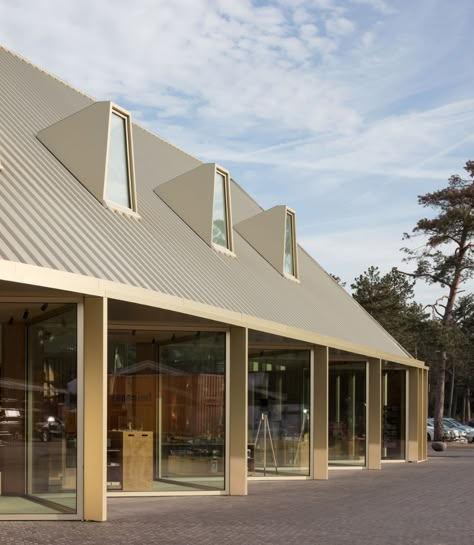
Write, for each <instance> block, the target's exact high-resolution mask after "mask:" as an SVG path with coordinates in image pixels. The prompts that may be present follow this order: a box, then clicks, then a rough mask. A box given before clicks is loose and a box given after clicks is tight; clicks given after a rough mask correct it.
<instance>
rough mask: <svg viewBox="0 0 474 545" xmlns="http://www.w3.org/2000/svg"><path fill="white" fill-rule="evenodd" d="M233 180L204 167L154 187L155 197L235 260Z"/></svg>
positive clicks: (212, 167)
mask: <svg viewBox="0 0 474 545" xmlns="http://www.w3.org/2000/svg"><path fill="white" fill-rule="evenodd" d="M229 180H230V177H229V173H228V172H227V170H225V169H224V168H222V167H219V166H217V165H216V164H215V163H205V164H202V165H199V166H197V167H195V168H193V169H192V170H189V171H187V172H184V173H183V174H180V175H179V176H176V177H175V178H173V179H171V180H168V181H167V182H164V183H162V184H160V185H159V186H157V187H155V189H154V191H155V193H156V194H157V195H158V196H159V197H160V199H162V200H163V201H164V202H165V203H166V204H167V205H168V206H169V207H170V208H171V209H172V210H174V212H176V214H178V216H179V217H180V218H181V219H182V220H183V221H185V222H186V223H187V224H188V225H189V227H191V229H193V231H194V232H195V233H196V234H198V235H199V236H200V237H201V238H202V239H203V240H204V241H205V242H206V244H208V245H209V246H210V247H211V248H213V249H214V250H217V251H219V252H222V253H223V254H227V255H229V256H232V257H234V253H233V236H232V219H231V218H232V215H231V205H230V199H231V195H230V183H229Z"/></svg>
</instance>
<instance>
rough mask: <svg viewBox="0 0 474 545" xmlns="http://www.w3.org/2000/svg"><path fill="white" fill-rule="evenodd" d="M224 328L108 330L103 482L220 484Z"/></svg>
mask: <svg viewBox="0 0 474 545" xmlns="http://www.w3.org/2000/svg"><path fill="white" fill-rule="evenodd" d="M225 339H226V334H225V333H224V332H199V331H197V332H189V331H188V332H179V331H175V332H169V331H166V332H165V331H154V332H150V331H139V330H138V331H118V330H112V331H110V332H109V361H108V375H109V378H108V388H109V392H108V439H107V487H108V489H109V490H110V491H123V492H135V491H139V492H156V493H159V492H170V491H171V492H173V491H186V490H190V491H192V490H194V491H195V490H223V489H224V488H225V433H226V411H225V393H226V392H225V368H226V348H225Z"/></svg>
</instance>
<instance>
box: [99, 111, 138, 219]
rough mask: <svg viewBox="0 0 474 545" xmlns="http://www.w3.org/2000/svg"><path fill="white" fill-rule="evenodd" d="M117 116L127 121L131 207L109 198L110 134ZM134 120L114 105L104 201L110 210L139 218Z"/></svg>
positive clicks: (127, 154)
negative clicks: (114, 116)
mask: <svg viewBox="0 0 474 545" xmlns="http://www.w3.org/2000/svg"><path fill="white" fill-rule="evenodd" d="M113 115H117V116H118V117H119V118H121V119H123V120H124V121H125V124H124V127H125V159H126V161H127V179H128V195H129V201H130V207H126V206H123V205H121V204H119V203H117V202H115V201H113V200H110V199H108V198H107V176H108V171H109V153H110V134H111V128H112V116H113ZM132 140H133V139H132V120H131V115H130V114H129V113H128V112H127V111H126V110H124V109H123V108H120V107H119V106H117V105H116V104H112V105H111V108H110V117H109V128H108V136H107V163H106V168H105V177H104V196H103V201H104V203H105V204H106V206H107V207H108V208H111V209H114V210H117V211H118V212H123V213H125V214H129V215H133V216H137V217H139V216H138V213H137V196H136V185H135V165H134V160H133V158H134V154H133V144H132Z"/></svg>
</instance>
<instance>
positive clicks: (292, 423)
mask: <svg viewBox="0 0 474 545" xmlns="http://www.w3.org/2000/svg"><path fill="white" fill-rule="evenodd" d="M310 354H311V353H310V351H309V350H263V351H260V350H259V351H252V350H251V351H250V352H249V363H248V365H249V380H248V388H249V391H248V400H249V401H248V403H249V409H248V420H249V422H248V441H249V445H248V474H249V476H258V477H270V476H271V477H276V476H301V475H309V472H310V468H309V458H310V429H311V426H310V406H311V395H310Z"/></svg>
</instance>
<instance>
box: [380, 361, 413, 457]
mask: <svg viewBox="0 0 474 545" xmlns="http://www.w3.org/2000/svg"><path fill="white" fill-rule="evenodd" d="M406 390H407V373H406V371H405V370H400V369H387V370H384V371H383V373H382V403H383V413H382V419H383V420H382V459H384V460H405V458H406Z"/></svg>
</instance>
